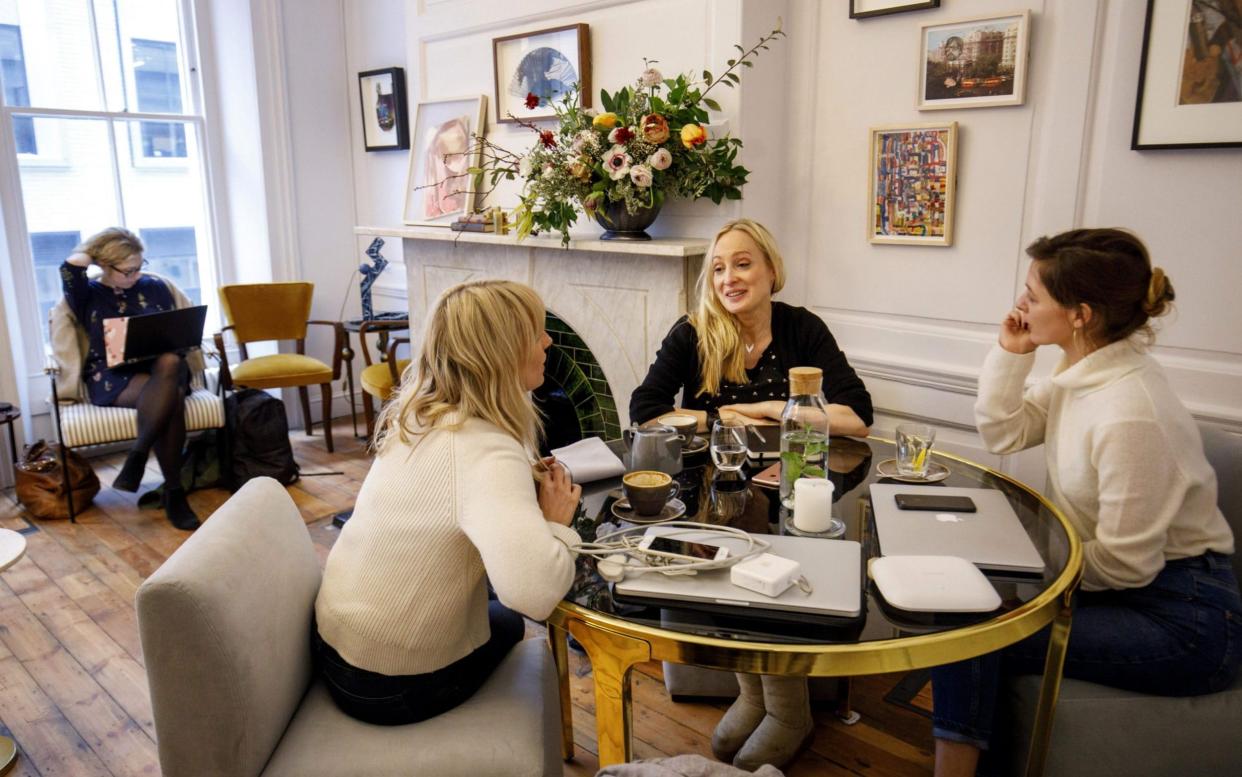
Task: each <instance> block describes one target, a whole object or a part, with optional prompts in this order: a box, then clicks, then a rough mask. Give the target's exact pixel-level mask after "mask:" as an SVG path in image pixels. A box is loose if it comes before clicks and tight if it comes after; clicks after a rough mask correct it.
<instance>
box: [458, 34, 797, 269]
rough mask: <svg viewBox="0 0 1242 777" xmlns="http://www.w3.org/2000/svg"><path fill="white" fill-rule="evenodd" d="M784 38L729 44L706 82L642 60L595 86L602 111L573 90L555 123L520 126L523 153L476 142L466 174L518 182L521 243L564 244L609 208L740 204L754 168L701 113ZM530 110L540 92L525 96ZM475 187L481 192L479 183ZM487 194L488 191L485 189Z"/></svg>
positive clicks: (736, 145)
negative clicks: (530, 239) (609, 87)
mask: <svg viewBox="0 0 1242 777" xmlns="http://www.w3.org/2000/svg"><path fill="white" fill-rule="evenodd" d="M780 37H784V33H783V32H782V31H781V29H780V26H779V24H778V26H777V28H776V29H774V30H772V31H771V32H770V33H768V34H767V35H764V36H763V37H761V38H760V39H759V42H758V43H756V44H755V45H754V46H752V47H751V48H749V49H744V48H742V46H740V45H736V44H735V48H737V50H738V56H737V57H736V58H735V59H730V60H728V62H727V63H726V64H727V69H726V70H725V71H724V72H723V73H721V74H720V75H718V76H713V75H712V74H711V72H709V71H703V73H702V80H699V79H697V78H694V77H692V76H690V75H687V74H682V75H678V76H677V77H676V78H668V79H666V78H665V77H664V76H663V74H661V73H660V71H659V70H657V69H656V68H655V67H654V66H655V65H656V64H658V62H657V61H655V60H647V59H644V60H643V64H644V68H645V69H644V70H643V72H642V74H641V75H640V76H639V77H638V79H637V80H636V81H635V82H634V83H633V84H631V85H629V86H624V87H622V88H621V89H619V90H617V91H616V92H613V93H611V94H609V93H608V92H607V91H606V90H600V103H601V108H602V111H598V112H596V111H591V110H585V109H583V108H581V107H579V105H578V90H577V87H576V86H575V87H574V88H573V89H571V90H570V91H569V92H568V93H567V94H566V95H565V96H564V97H563V98H562V99H561V100H559V101H557V102H555V103H553V109H554V110H555V111H556V126H555V127H554V128H551V129H545V128H543V127H540V126H537V125H535V124H533V123H530V122H525V121H523V122H520V123H521V124H522V125H523V126H526V127H528V128H529V129H531V130H532V131H534V132H535V133H537V135H538V139H537V141H536V142H535V144H534V145H533V147H532V148H531V149H530V150H529V151H528V152H526V153H525V154H521V155H518V154H514V153H512V152H510V151H507V150H505V149H503V148H501V147H499V146H497V145H495V144H493V143H491V142H490V141H488V140H487V139H486V138H483V137H480V136H476V137H475V143H476V144H477V146H479V147H480V150H481V152H482V157H481V159H482V162H481V165H480V167H477V168H472V169H471V170H470V174H473V175H476V176H478V177H479V178H483V177H487V178H489V180H490V183H491V187H492V189H494V188H495V187H496V185H497V184H498V183H499V182H500V181H501V180H518V179H520V180H521V181H522V183H523V189H522V194H521V204H519V205H518V206H517V208H516V210H515V212H514V221H515V224H516V226H517V231H518V238H519V239H521V238H524V237H526V236H527V235H530V234H532V233H539V232H545V231H546V232H559V233H560V235H561V242H562V243H565V244H567V243H568V242H569V228H570V227H571V226H573V224H574V223H575V222H576V221H577V219H578V215H579V213H580V212H581V213H585V214H586V215H587V216H589V217H596V216H597V214H598V215H601V217H602V218H603V219H604V220H605V221H606V220H607V216H606V215H603V214H604V211H605V210H606V209H607V207H608V206H609V205H610V204H614V203H624V205H625V210H626V212H627V213H629V214H637V213H639V212H641V211H643V210H645V209H651V208H659V207H660V206H661V205H662V204H663V203H664V201H665V199H667V198H668V197H670V196H673V197H685V198H687V199H698V198H700V197H710V198H711V199H712V202H715V203H720V202H721V201H722V200H725V199H730V200H736V199H741V196H742V185H743V184H745V183H746V178H747V176H748V175H750V171H749V170H747V169H746V168H745V167H743V166H742V165H740V164H738V162H737V153H738V150H739V149H740V148H741V146H742V141H740V140H738V139H737V138H730V137H723V138H715V139H712V138H709V136H708V133H707V129H706V127H705V126H704V124H705V123H706V122H707V121H708V113H707V111H708V110H709V109H710V110H713V111H719V110H720V105H719V104H718V103H717V102H716V101H715V100H713V99H712V98H710V97H708V96H707V95H708V93H709V92H711V91H712V89H714V88H716V87H718V86H721V85H724V86H726V87H729V88H733V87H735V86H736V85H737V84H738V83H740V81H741V78H740V76H739V75H738V74H739V73H740V72H741V69H742V68H749V67H753V64H752V61H751V60H752V59H753V58H754V57H755V56H757V55H758V53H759V52H760V51H765V50H767V49H768V45H767V44H768V43H770V42H772V41H773V40H775V39H776V38H780ZM526 101H527V104H528V105H530V104H532V103H533V104H536V105H537V104H538V103H539V102H540V96H539V95H535V94H528V95H527V96H526ZM476 188H479V187H476ZM489 191H490V190H489Z"/></svg>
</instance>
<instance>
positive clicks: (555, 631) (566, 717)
mask: <svg viewBox="0 0 1242 777" xmlns="http://www.w3.org/2000/svg"><path fill="white" fill-rule="evenodd" d="M565 637H566V633H565V629H563V628H561V627H560V626H553V625H552V624H551V623H549V624H548V646H549V647H551V648H552V661H553V662H555V664H556V684H557V687H558V688H560V694H561V757H562V758H564V759H565V760H566V761H572V760H573V757H574V705H573V702H572V701H570V699H569V649H568V646H567V645H566V644H565Z"/></svg>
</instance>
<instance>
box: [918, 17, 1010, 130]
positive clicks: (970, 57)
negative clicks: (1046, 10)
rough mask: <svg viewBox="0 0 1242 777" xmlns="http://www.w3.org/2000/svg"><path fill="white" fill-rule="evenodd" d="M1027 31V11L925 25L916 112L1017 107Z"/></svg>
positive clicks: (923, 28) (921, 37) (922, 34)
mask: <svg viewBox="0 0 1242 777" xmlns="http://www.w3.org/2000/svg"><path fill="white" fill-rule="evenodd" d="M1030 30H1031V14H1030V11H1023V12H1021V13H1015V14H1009V15H1008V16H986V17H981V18H977V19H963V20H961V21H956V22H947V23H945V24H925V25H923V27H922V33H921V36H920V40H921V41H922V50H921V53H920V56H919V91H918V95H919V100H918V107H919V110H920V111H934V110H942V109H946V108H989V107H992V106H997V105H1021V104H1022V103H1023V101H1024V100H1025V99H1026V71H1027V58H1028V56H1029V52H1030V45H1029V44H1030Z"/></svg>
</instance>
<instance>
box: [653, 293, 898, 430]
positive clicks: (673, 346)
mask: <svg viewBox="0 0 1242 777" xmlns="http://www.w3.org/2000/svg"><path fill="white" fill-rule="evenodd" d="M698 340H699V336H698V333H697V332H696V331H695V330H694V327H693V326H692V325H691V324H690V321H689V319H688V318H687V317H685V316H683V317H682V318H680V319H678V321H677V323H676V324H674V325H673V328H672V329H670V330H669V333H668V335H667V336H665V338H664V342H663V343H662V344H661V345H660V350H659V351H658V352H657V353H656V359H655V363H653V364H652V365H651V367H650V369H648V370H647V377H646V378H644V379H643V382H642V385H640V386H639V387H638V388H636V389H634V393H633V394H632V395H631V396H630V421H631V422H633V423H640V424H641V423H644V422H646V421H648V420H650V419H652V418H655V417H656V416H659V415H663V414H664V413H667V412H669V411H670V410H672V409H673V406H674V403H675V402H676V400H677V395H678V393H681V394H682V400H681V407H684V408H687V409H690V410H714V409H716V408H718V407H720V406H721V405H729V404H734V403H746V402H758V401H761V400H764V399H768V398H769V397H770V396H771V395H772V394H773V393H775V395H776V396H777V397H778V398H780V399H787V398H788V397H789V369H790V368H791V367H819V368H820V369H822V370H823V371H824V398H825V399H827V400H828V402H829V403H830V404H836V405H846V406H847V407H849V408H850V409H852V410H853V411H854V412H855V413H857V414H858V417H859V418H860V419H862V422H863V423H864V424H866V425H867V426H871V423H872V421H873V420H874V416H873V414H872V409H871V395H870V394H868V393H867V387H866V386H865V385H863V382H862V379H861V378H859V377H858V375H857V373H855V372H854V368H853V367H851V366H850V363H849V362H848V361H847V360H846V358H845V354H844V353H842V352H841V349H840V348H839V347H838V346H837V341H836V340H835V339H833V337H832V333H831V332H829V331H828V326H827V325H826V324H825V323H824V322H823V320H822V319H821V318H820V317H819V316H817V315H815V314H814V313H812V312H811V311H809V310H807V309H805V308H796V307H793V306H792V305H786V304H785V303H783V302H773V303H772V342H771V344H770V345H768V347H767V349H765V350H764V352H763V354H762V356H761V357H760V359H759V363H758V364H757V365H756V366H755V368H754V369H751V370H747V371H746V375H747V377H748V378H749V379H750V381H751V383H750V384H747V385H745V386H739V385H738V384H735V383H730V382H728V381H724V382H723V383H722V385H721V387H720V394H716V395H709V394H702V395H700V396H695V394H696V393H698V390H699V386H700V383H699V353H698ZM765 374H766V375H771V376H772V377H771V378H769V380H770V381H773V382H771V384H770V385H768V384H767V382H766V381H760V380H757V379H761V377H762V376H763V375H765ZM760 382H762V383H763V384H764V386H763V391H764V392H766V393H767V396H764V395H763V394H760V392H759V391H758V390H757V385H756V384H758V383H760ZM769 389H770V391H769Z"/></svg>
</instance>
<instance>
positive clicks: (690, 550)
mask: <svg viewBox="0 0 1242 777" xmlns="http://www.w3.org/2000/svg"><path fill="white" fill-rule="evenodd" d="M638 548H639V550H654V551H657V552H660V553H672V554H674V555H677V556H687V557H689V558H691V559H695V560H700V559H703V560H707V561H722V560H724V559H726V558H728V557H729V549H728V548H726V547H724V546H723V545H712V544H710V543H707V542H690V541H688V540H677V539H673V538H672V537H664V536H661V535H657V534H648V535H647V536H645V537H643V539H642V541H641V542H639V543H638Z"/></svg>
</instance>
